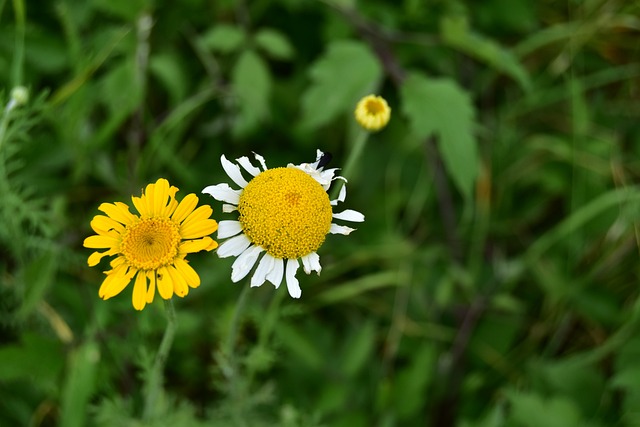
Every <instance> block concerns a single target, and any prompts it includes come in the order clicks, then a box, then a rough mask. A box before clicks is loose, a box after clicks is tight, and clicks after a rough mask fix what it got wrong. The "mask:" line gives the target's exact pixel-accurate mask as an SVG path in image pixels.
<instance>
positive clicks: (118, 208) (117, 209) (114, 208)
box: [98, 202, 138, 225]
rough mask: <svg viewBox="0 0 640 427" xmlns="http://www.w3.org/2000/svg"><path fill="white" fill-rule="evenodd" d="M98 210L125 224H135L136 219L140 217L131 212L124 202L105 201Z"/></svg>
mask: <svg viewBox="0 0 640 427" xmlns="http://www.w3.org/2000/svg"><path fill="white" fill-rule="evenodd" d="M98 210H99V211H102V212H104V213H106V214H107V215H108V216H110V217H111V218H113V219H115V220H116V221H118V222H120V223H122V224H124V225H130V224H133V223H134V222H135V220H136V219H138V218H137V217H136V216H135V215H134V214H132V213H131V212H129V206H127V205H125V204H124V203H122V202H115V203H103V204H101V205H100V206H99V207H98Z"/></svg>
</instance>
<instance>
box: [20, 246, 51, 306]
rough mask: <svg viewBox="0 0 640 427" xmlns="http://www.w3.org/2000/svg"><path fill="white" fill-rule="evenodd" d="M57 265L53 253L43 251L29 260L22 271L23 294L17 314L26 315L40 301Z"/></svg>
mask: <svg viewBox="0 0 640 427" xmlns="http://www.w3.org/2000/svg"><path fill="white" fill-rule="evenodd" d="M56 271H57V265H56V257H55V254H52V253H45V254H44V255H42V256H40V257H38V258H36V259H34V260H33V261H31V262H30V263H29V264H28V265H27V266H26V268H25V271H24V286H25V296H24V301H23V303H22V307H20V311H19V312H18V313H19V316H20V317H21V318H23V319H24V318H25V317H27V316H28V315H29V314H31V313H32V312H33V310H34V309H35V308H36V307H37V305H38V303H39V302H40V301H42V298H43V296H44V293H45V292H46V290H47V289H48V288H49V287H50V286H51V284H52V283H53V277H54V275H55V274H56Z"/></svg>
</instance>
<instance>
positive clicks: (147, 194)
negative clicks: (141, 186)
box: [142, 184, 156, 217]
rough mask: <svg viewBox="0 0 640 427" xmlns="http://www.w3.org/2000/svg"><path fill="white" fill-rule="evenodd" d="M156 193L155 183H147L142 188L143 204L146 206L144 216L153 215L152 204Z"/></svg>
mask: <svg viewBox="0 0 640 427" xmlns="http://www.w3.org/2000/svg"><path fill="white" fill-rule="evenodd" d="M155 195H156V186H155V184H147V187H146V188H145V190H144V194H143V195H142V201H143V202H144V206H145V208H146V213H147V215H146V216H149V217H152V216H154V215H153V206H154V200H155Z"/></svg>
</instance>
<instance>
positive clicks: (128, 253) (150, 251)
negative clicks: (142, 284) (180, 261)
mask: <svg viewBox="0 0 640 427" xmlns="http://www.w3.org/2000/svg"><path fill="white" fill-rule="evenodd" d="M180 240H181V237H180V232H179V228H178V225H177V224H176V223H175V222H173V221H171V220H170V219H165V218H143V219H141V220H140V221H138V222H136V223H135V224H133V225H131V226H129V227H127V230H126V231H125V233H124V237H123V239H122V243H121V246H120V251H121V253H122V255H124V257H125V258H126V260H127V261H128V262H129V264H130V265H131V266H133V267H135V268H137V269H139V270H155V269H158V268H160V267H162V266H164V265H168V264H170V263H171V262H173V260H174V259H175V257H176V255H177V254H178V245H179V243H180Z"/></svg>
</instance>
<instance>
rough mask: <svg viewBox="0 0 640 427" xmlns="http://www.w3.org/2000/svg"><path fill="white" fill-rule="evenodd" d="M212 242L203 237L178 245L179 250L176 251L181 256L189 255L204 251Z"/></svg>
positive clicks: (208, 238)
mask: <svg viewBox="0 0 640 427" xmlns="http://www.w3.org/2000/svg"><path fill="white" fill-rule="evenodd" d="M212 240H213V239H212V238H211V237H204V238H202V239H198V240H187V241H184V242H182V243H180V248H179V249H178V251H179V252H180V253H181V254H190V253H193V252H200V251H204V250H206V249H207V248H208V247H209V246H210V245H211V241H212ZM212 249H213V248H212ZM209 250H211V249H209Z"/></svg>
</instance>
